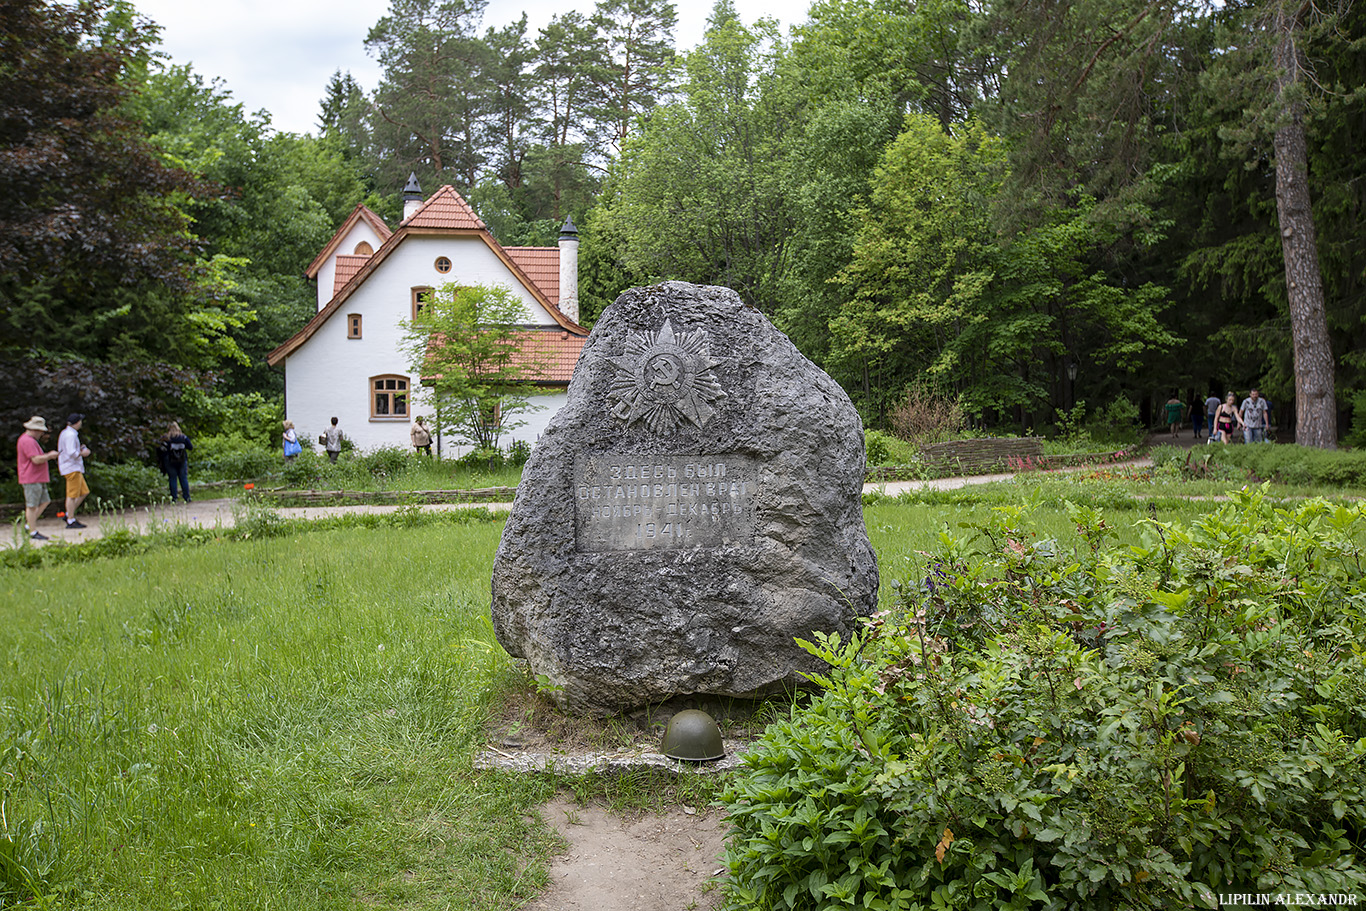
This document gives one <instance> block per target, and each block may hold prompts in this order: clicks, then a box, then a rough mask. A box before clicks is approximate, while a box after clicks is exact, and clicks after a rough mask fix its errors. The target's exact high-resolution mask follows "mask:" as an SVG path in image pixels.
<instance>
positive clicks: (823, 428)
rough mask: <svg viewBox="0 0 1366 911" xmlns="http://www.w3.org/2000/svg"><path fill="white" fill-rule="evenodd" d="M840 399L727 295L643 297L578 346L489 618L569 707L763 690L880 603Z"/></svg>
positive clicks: (519, 502) (698, 289) (855, 441)
mask: <svg viewBox="0 0 1366 911" xmlns="http://www.w3.org/2000/svg"><path fill="white" fill-rule="evenodd" d="M863 472H864V458H863V430H862V425H861V423H860V421H859V417H858V413H857V412H856V411H855V410H854V406H853V404H852V403H851V402H850V401H849V397H848V396H847V395H845V393H844V390H843V389H841V388H840V387H839V385H838V384H836V383H835V382H834V381H833V380H832V379H830V377H829V376H827V375H826V374H825V373H824V372H822V371H821V370H820V369H819V368H818V367H816V366H815V365H814V364H812V363H811V362H810V361H808V360H807V359H806V358H805V357H803V356H802V355H801V353H800V352H798V351H797V349H796V347H795V346H794V345H793V344H792V343H791V342H790V341H789V340H788V339H787V337H786V336H785V335H783V334H782V333H781V332H779V331H778V330H777V329H775V328H774V327H773V325H772V324H771V323H769V321H768V320H767V319H765V318H764V316H763V315H762V314H761V313H759V312H758V311H757V310H753V309H751V308H749V307H747V306H745V305H744V303H743V302H742V301H741V300H740V298H739V296H738V295H737V294H736V293H735V292H733V291H731V290H729V289H727V288H718V287H711V286H701V285H690V284H685V283H682V282H667V283H665V284H662V285H656V286H654V287H649V288H633V289H631V290H629V291H627V292H626V293H624V294H622V295H621V297H619V298H618V299H617V301H616V302H615V303H614V304H612V305H611V306H610V307H608V308H607V310H606V311H605V312H604V313H603V315H602V318H601V319H600V320H599V321H598V323H597V325H596V326H595V327H594V329H593V332H592V334H591V335H590V336H589V338H588V341H587V342H586V344H585V345H584V349H583V354H582V356H581V357H580V358H579V362H578V366H577V367H576V368H575V371H574V378H573V380H572V382H571V383H570V385H569V401H568V403H567V404H566V405H565V406H564V407H563V408H562V409H561V410H560V412H559V413H558V414H557V415H556V416H555V417H554V419H553V420H552V421H551V423H550V426H549V427H548V428H547V430H546V432H545V433H544V434H543V435H542V437H541V439H540V440H539V441H538V442H537V444H536V446H535V448H534V449H533V451H532V454H531V459H530V460H529V461H528V462H527V464H526V467H525V469H524V470H523V473H522V483H521V486H520V487H518V489H517V499H516V502H515V503H513V506H512V514H511V516H510V517H509V518H508V523H507V527H506V529H505V530H504V532H503V538H502V542H501V543H500V544H499V547H498V554H497V556H496V557H495V559H494V565H493V624H494V629H495V631H496V632H497V635H498V641H499V642H500V643H502V645H503V647H504V648H506V649H507V651H508V652H509V653H510V654H512V655H514V656H517V657H522V658H526V659H527V660H528V662H529V663H530V666H531V669H532V671H533V673H536V674H538V675H544V676H545V677H546V678H548V679H549V681H550V683H551V685H552V686H551V690H552V692H554V693H555V694H556V698H557V700H558V701H559V702H561V704H563V705H565V706H567V707H570V708H574V709H577V710H584V711H589V712H595V713H606V712H611V711H614V710H618V709H625V708H630V707H635V706H640V705H645V704H648V703H654V702H660V701H662V700H664V699H667V698H669V697H671V696H675V695H684V694H714V695H724V696H739V697H754V696H759V695H762V694H764V693H767V692H773V691H776V690H779V689H782V688H784V687H792V686H798V685H802V684H803V683H805V680H804V678H803V677H802V676H801V672H803V671H807V672H809V671H813V670H819V669H820V666H819V664H818V663H817V662H816V660H815V659H814V658H812V657H811V656H810V655H808V654H807V653H806V652H805V651H803V650H802V649H801V648H800V647H799V646H797V645H796V644H795V642H794V641H793V640H794V639H795V638H798V637H801V638H810V636H811V634H812V633H813V632H815V631H824V632H839V633H841V634H844V635H846V636H847V635H848V634H849V633H850V632H852V631H853V629H854V625H855V618H856V617H857V616H860V615H866V614H868V613H871V612H872V610H873V609H874V607H875V606H876V603H877V586H878V572H877V560H876V557H875V556H874V554H873V550H872V547H871V545H870V544H869V542H868V534H867V530H866V529H865V527H864V524H863V509H862V502H861V499H860V494H861V491H862V486H863Z"/></svg>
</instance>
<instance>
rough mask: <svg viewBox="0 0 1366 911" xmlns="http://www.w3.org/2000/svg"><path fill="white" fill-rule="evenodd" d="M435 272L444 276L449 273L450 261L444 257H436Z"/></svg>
mask: <svg viewBox="0 0 1366 911" xmlns="http://www.w3.org/2000/svg"><path fill="white" fill-rule="evenodd" d="M436 271H438V272H440V273H441V274H442V275H445V274H446V273H447V272H449V271H451V261H450V260H449V259H447V258H446V257H444V256H438V257H437V258H436Z"/></svg>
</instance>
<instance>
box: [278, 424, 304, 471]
mask: <svg viewBox="0 0 1366 911" xmlns="http://www.w3.org/2000/svg"><path fill="white" fill-rule="evenodd" d="M284 426H285V431H284V433H282V434H281V435H280V438H281V440H282V442H283V443H284V447H285V461H286V462H293V461H294V459H295V458H296V457H297V456H298V455H299V453H301V452H303V451H304V447H303V446H302V445H301V444H300V443H299V434H298V433H297V432H296V431H295V430H294V422H293V421H285V425H284Z"/></svg>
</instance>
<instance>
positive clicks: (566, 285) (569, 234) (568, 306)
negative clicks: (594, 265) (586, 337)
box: [560, 217, 579, 323]
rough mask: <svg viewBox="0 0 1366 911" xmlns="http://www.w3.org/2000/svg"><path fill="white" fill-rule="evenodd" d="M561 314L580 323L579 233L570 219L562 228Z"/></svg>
mask: <svg viewBox="0 0 1366 911" xmlns="http://www.w3.org/2000/svg"><path fill="white" fill-rule="evenodd" d="M560 312H561V313H563V314H564V315H565V316H567V317H569V319H570V320H572V321H573V322H576V323H577V322H578V321H579V231H578V229H577V228H575V227H574V219H572V218H568V217H566V218H565V220H564V227H562V228H560Z"/></svg>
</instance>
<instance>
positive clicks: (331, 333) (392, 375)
mask: <svg viewBox="0 0 1366 911" xmlns="http://www.w3.org/2000/svg"><path fill="white" fill-rule="evenodd" d="M421 197H422V194H421V190H420V189H418V187H417V181H416V179H415V178H409V181H408V186H407V187H405V188H404V213H403V214H404V218H403V221H402V222H401V223H400V224H399V225H398V227H397V228H395V229H394V230H392V231H391V230H390V229H389V227H388V226H387V225H386V224H385V223H384V220H383V219H381V218H380V217H379V216H378V215H376V214H375V213H374V212H372V211H371V210H370V209H367V208H366V207H365V206H357V207H356V208H355V210H354V211H353V212H352V213H351V215H350V216H349V217H348V218H347V219H346V221H345V222H343V223H342V226H341V227H340V228H338V229H337V233H336V234H334V235H333V236H332V239H331V240H330V241H329V242H328V244H327V246H325V247H324V248H323V249H322V252H321V253H319V254H318V257H317V259H315V260H314V261H313V263H312V265H310V266H309V267H308V272H307V275H308V277H309V278H312V279H316V280H317V282H318V312H317V313H316V314H315V315H314V316H313V318H312V319H310V320H309V321H308V323H307V324H305V325H304V327H303V328H302V329H300V330H299V331H298V332H297V333H295V334H294V335H293V336H292V337H291V338H290V339H289V340H288V341H286V342H285V343H284V344H283V345H281V346H280V347H278V348H276V349H275V350H274V351H272V352H270V354H269V355H268V356H267V361H268V362H269V363H270V364H271V366H278V365H281V364H283V365H284V370H285V415H286V417H287V418H288V419H289V420H291V421H293V422H294V424H295V426H296V428H297V429H298V431H299V434H300V436H301V438H303V439H316V438H317V436H318V434H320V433H321V432H322V431H323V430H324V429H325V428H326V427H327V426H328V425H329V424H330V423H331V419H332V418H333V417H336V418H338V423H339V426H340V427H341V428H342V431H343V432H344V433H345V434H346V436H348V437H349V438H350V439H351V440H352V441H353V442H354V443H355V444H356V446H357V447H359V448H362V449H371V448H374V447H377V446H408V445H410V442H409V431H410V430H411V428H412V423H411V422H412V420H413V418H414V417H416V416H417V415H420V414H426V415H431V413H432V412H431V410H430V406H429V405H428V403H427V401H426V396H425V394H424V390H423V389H422V386H421V383H420V378H419V377H418V376H416V375H415V374H413V373H411V372H410V371H409V369H408V368H409V363H408V360H407V356H406V355H405V354H404V353H403V352H402V350H401V345H402V341H403V335H404V333H403V329H402V328H401V326H400V325H399V323H400V321H402V320H406V319H411V318H412V317H413V315H414V314H415V313H416V311H417V309H418V308H420V307H421V306H422V303H423V300H424V298H425V295H426V294H427V293H429V292H430V291H431V289H432V288H434V287H439V286H441V285H444V284H446V283H448V282H453V283H455V284H467V285H502V286H505V287H507V288H509V289H511V290H512V291H513V292H514V293H516V294H517V295H519V296H520V297H521V299H522V302H523V303H524V304H525V305H526V309H527V312H528V314H529V319H528V322H527V324H526V326H525V327H524V344H525V345H526V346H527V347H528V348H529V349H534V350H535V351H536V353H537V354H538V357H537V359H536V360H537V361H538V362H539V363H541V364H543V365H544V367H545V369H544V371H543V372H542V373H541V375H539V376H536V377H535V378H534V382H535V384H536V386H537V388H538V394H536V395H534V396H532V398H531V404H532V406H533V407H537V408H538V409H539V410H535V411H533V412H532V413H531V414H529V415H526V416H525V420H526V423H525V424H524V425H523V426H522V427H520V428H516V429H514V430H510V431H508V432H507V433H505V434H504V435H503V437H502V443H503V445H504V446H507V445H508V444H509V443H511V442H512V441H514V440H525V441H527V442H535V440H536V438H537V437H538V436H539V435H540V434H541V432H542V431H543V430H544V429H545V427H546V425H547V424H548V423H549V422H550V417H551V415H553V414H554V413H555V412H556V411H557V410H558V409H559V408H560V407H561V406H562V405H563V404H564V401H565V397H566V389H567V387H568V385H569V379H570V377H571V375H572V374H573V372H574V364H575V363H576V362H577V361H578V358H579V352H580V351H581V350H582V349H583V343H584V340H585V338H586V337H587V335H588V330H587V329H585V328H584V327H582V326H580V325H579V324H578V318H579V304H578V246H579V241H578V232H577V231H575V229H574V224H573V222H572V221H566V222H565V225H564V228H562V229H561V232H560V241H559V246H558V247H503V246H501V245H500V244H499V243H498V241H497V240H495V239H494V237H493V235H492V233H490V232H489V229H488V227H487V226H486V225H485V224H484V222H483V221H482V220H481V219H480V218H479V216H478V215H476V214H475V212H474V210H473V209H471V208H470V206H469V204H468V203H466V202H465V200H464V199H462V198H461V196H460V194H459V193H457V192H456V191H455V190H454V189H452V188H451V187H449V186H446V187H442V188H441V189H440V190H437V191H436V193H434V194H432V196H431V197H430V198H429V199H427V200H426V201H425V202H424V201H423V200H422V198H421ZM453 442H454V441H451V440H449V439H446V440H443V441H442V446H443V449H445V451H447V452H452V451H453V450H454V447H453V446H452V443H453Z"/></svg>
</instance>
